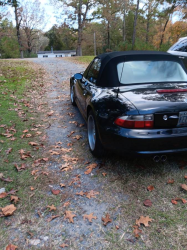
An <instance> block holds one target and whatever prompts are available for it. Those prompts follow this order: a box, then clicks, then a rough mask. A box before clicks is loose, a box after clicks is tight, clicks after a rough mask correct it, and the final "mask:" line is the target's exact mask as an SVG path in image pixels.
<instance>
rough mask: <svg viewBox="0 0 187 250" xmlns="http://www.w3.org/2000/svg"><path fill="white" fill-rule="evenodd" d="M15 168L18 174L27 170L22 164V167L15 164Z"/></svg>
mask: <svg viewBox="0 0 187 250" xmlns="http://www.w3.org/2000/svg"><path fill="white" fill-rule="evenodd" d="M14 166H15V168H16V169H17V171H18V172H20V171H21V170H24V169H25V168H26V165H25V164H24V163H22V164H21V166H20V167H19V166H18V165H17V164H14Z"/></svg>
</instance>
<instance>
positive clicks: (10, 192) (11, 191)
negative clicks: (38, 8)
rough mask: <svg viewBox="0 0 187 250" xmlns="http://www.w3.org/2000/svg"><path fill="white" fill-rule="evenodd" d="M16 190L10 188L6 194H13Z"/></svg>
mask: <svg viewBox="0 0 187 250" xmlns="http://www.w3.org/2000/svg"><path fill="white" fill-rule="evenodd" d="M17 191H18V190H14V189H11V190H10V191H9V192H8V193H7V194H15V193H16V192H17Z"/></svg>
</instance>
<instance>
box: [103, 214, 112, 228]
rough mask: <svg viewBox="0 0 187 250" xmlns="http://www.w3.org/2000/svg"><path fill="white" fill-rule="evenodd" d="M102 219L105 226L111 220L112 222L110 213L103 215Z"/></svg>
mask: <svg viewBox="0 0 187 250" xmlns="http://www.w3.org/2000/svg"><path fill="white" fill-rule="evenodd" d="M102 221H103V225H104V226H106V225H107V224H108V223H109V222H112V220H111V219H110V215H109V214H108V213H107V214H106V216H105V217H104V218H103V217H102Z"/></svg>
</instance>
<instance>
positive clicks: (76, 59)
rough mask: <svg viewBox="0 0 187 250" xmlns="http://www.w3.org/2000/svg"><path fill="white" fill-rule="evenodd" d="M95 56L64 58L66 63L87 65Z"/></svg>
mask: <svg viewBox="0 0 187 250" xmlns="http://www.w3.org/2000/svg"><path fill="white" fill-rule="evenodd" d="M94 57H95V56H75V57H66V58H65V59H67V60H68V61H72V62H75V63H82V64H89V63H90V62H91V61H92V60H93V59H94Z"/></svg>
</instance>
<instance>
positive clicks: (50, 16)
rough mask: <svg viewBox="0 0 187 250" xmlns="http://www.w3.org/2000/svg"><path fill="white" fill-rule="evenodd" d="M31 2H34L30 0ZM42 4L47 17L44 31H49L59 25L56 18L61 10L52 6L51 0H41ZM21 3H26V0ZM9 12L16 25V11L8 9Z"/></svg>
mask: <svg viewBox="0 0 187 250" xmlns="http://www.w3.org/2000/svg"><path fill="white" fill-rule="evenodd" d="M30 1H31V2H32V1H33V2H34V0H30ZM39 1H40V3H41V8H44V11H45V15H46V17H47V18H46V19H47V22H46V26H45V28H44V29H42V30H44V31H48V30H49V29H50V28H51V27H52V26H53V25H54V24H57V23H58V22H57V20H56V17H55V16H57V15H58V11H59V12H60V10H59V9H58V8H55V6H53V5H52V4H50V0H39ZM20 2H24V0H22V1H20ZM8 11H9V13H10V15H11V18H12V21H13V23H14V25H15V20H14V18H15V17H14V10H13V8H11V7H8Z"/></svg>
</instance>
